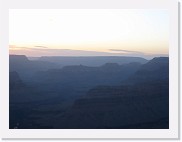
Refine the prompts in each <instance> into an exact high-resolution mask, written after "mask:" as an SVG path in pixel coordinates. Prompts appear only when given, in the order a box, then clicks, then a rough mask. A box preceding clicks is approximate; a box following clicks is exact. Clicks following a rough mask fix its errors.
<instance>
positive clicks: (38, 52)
mask: <svg viewBox="0 0 182 142" xmlns="http://www.w3.org/2000/svg"><path fill="white" fill-rule="evenodd" d="M168 42H169V15H168V12H167V11H166V10H155V9H154V10H147V9H146V10H145V9H143V10H141V9H138V10H137V9H135V10H131V9H62V10H61V9H60V10H51V9H50V10H40V9H38V10H35V9H32V10H26V9H21V10H20V9H12V10H10V11H9V47H10V48H9V51H10V54H24V55H27V56H32V57H33V56H54V55H55V56H58V55H60V56H84V55H85V56H97V55H112V56H113V55H124V56H141V57H146V58H147V57H154V56H168V47H169V45H168ZM75 50H76V51H75Z"/></svg>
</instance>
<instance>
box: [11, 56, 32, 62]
mask: <svg viewBox="0 0 182 142" xmlns="http://www.w3.org/2000/svg"><path fill="white" fill-rule="evenodd" d="M9 60H10V61H11V62H16V63H18V62H28V61H29V60H28V58H27V57H26V56H25V55H9Z"/></svg>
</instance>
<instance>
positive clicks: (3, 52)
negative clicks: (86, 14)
mask: <svg viewBox="0 0 182 142" xmlns="http://www.w3.org/2000/svg"><path fill="white" fill-rule="evenodd" d="M0 3H1V4H0V31H2V32H1V35H3V36H2V37H1V41H0V65H2V68H1V69H0V75H1V77H2V79H1V80H0V84H2V85H1V86H0V90H1V92H2V93H0V111H1V112H0V116H2V117H0V125H1V134H2V138H3V139H12V138H13V139H19V138H22V139H26V138H30V139H89V138H91V139H179V126H178V124H179V78H178V77H179V54H178V52H179V49H178V1H176V0H92V1H90V0H66V1H65V0H1V1H0ZM9 9H167V10H169V16H170V27H169V32H170V34H169V36H170V37H169V77H170V79H169V104H170V106H169V114H170V115H169V129H9V42H8V17H9V16H8V13H9V12H8V11H9ZM60 134H61V135H60Z"/></svg>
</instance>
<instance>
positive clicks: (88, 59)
mask: <svg viewBox="0 0 182 142" xmlns="http://www.w3.org/2000/svg"><path fill="white" fill-rule="evenodd" d="M39 61H49V62H54V63H57V64H60V65H62V66H69V65H80V64H81V65H85V66H101V65H103V64H106V63H117V64H120V65H122V64H127V63H131V62H139V63H141V64H144V63H146V62H147V61H148V60H146V59H144V58H141V57H127V56H42V57H40V58H39Z"/></svg>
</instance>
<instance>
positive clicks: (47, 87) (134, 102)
mask: <svg viewBox="0 0 182 142" xmlns="http://www.w3.org/2000/svg"><path fill="white" fill-rule="evenodd" d="M9 74H10V84H9V87H10V88H9V89H10V94H9V95H10V96H9V101H10V104H9V105H10V110H9V114H10V119H9V124H10V126H9V127H10V129H14V128H18V129H168V128H169V58H168V57H159V58H153V59H152V60H149V61H148V60H145V59H143V58H137V57H70V58H69V57H41V58H37V59H36V60H29V59H28V58H27V57H26V56H23V55H21V56H20V55H10V73H9Z"/></svg>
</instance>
